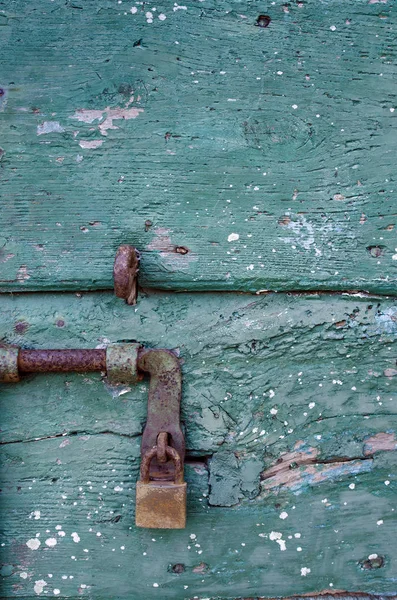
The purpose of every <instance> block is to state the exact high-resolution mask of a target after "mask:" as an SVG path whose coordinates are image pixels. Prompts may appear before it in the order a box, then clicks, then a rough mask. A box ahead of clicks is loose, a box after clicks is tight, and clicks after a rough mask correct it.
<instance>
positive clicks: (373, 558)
mask: <svg viewBox="0 0 397 600" xmlns="http://www.w3.org/2000/svg"><path fill="white" fill-rule="evenodd" d="M368 558H369V560H375V558H378V555H377V554H370V555H369V556H368Z"/></svg>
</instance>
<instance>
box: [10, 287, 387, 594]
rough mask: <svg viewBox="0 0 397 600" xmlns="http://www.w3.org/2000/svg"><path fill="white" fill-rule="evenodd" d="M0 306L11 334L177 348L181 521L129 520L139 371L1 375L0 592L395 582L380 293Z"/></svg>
mask: <svg viewBox="0 0 397 600" xmlns="http://www.w3.org/2000/svg"><path fill="white" fill-rule="evenodd" d="M0 303H1V310H0V338H1V339H3V340H5V341H7V342H9V343H16V344H19V345H21V346H24V347H35V348H44V347H87V348H88V347H95V346H97V345H106V344H107V343H109V341H110V342H115V341H121V340H126V339H129V340H133V339H134V340H139V341H140V342H142V343H143V344H145V345H147V346H157V347H167V348H172V349H174V350H175V351H176V352H178V353H179V354H180V357H181V361H182V369H183V378H184V379H183V399H182V417H183V421H184V425H185V428H186V440H187V457H188V458H187V465H186V477H187V480H188V486H189V504H188V526H187V529H186V530H184V531H171V532H170V531H168V532H164V531H147V530H138V529H136V528H135V527H134V524H133V522H134V484H135V481H136V478H137V473H138V467H139V445H140V434H141V431H142V427H143V425H144V422H145V414H146V400H147V382H146V381H144V382H142V383H140V384H138V385H136V386H130V387H128V386H121V387H112V386H110V385H109V384H108V382H107V381H106V379H105V378H103V377H101V375H100V374H99V373H98V374H95V373H93V374H86V375H85V374H81V375H77V374H76V375H73V374H69V375H54V374H53V375H47V376H46V375H31V376H26V377H24V378H23V380H22V381H21V382H20V383H18V384H3V385H2V388H1V399H0V401H1V410H2V432H1V436H2V444H3V445H2V469H1V479H2V485H1V488H2V494H1V496H0V497H1V498H2V500H1V503H2V510H3V513H4V514H5V515H7V518H6V519H4V520H3V529H2V540H1V544H4V546H2V547H1V549H2V551H3V563H4V566H3V571H2V574H3V590H4V591H3V595H4V597H15V596H17V597H19V596H20V597H22V598H30V597H36V596H37V594H38V591H40V590H41V593H40V595H45V592H47V595H48V596H53V595H54V591H55V594H56V595H58V597H60V598H75V597H89V598H93V599H95V600H96V599H98V600H99V599H102V598H112V599H115V600H117V599H118V598H120V599H123V600H124V599H127V598H128V599H131V600H138V599H139V600H140V599H141V598H145V600H146V599H148V600H150V599H152V598H158V597H162V598H173V599H176V598H178V599H181V600H182V599H185V598H186V599H189V598H193V597H198V598H209V597H211V598H223V599H226V598H236V597H247V596H251V597H254V596H265V597H274V596H280V597H284V596H291V595H294V594H295V595H296V594H304V593H310V594H317V593H318V592H320V591H326V590H328V591H329V593H331V592H334V591H337V590H342V591H343V590H345V591H346V592H362V593H363V594H364V595H365V594H381V595H384V596H387V595H393V594H394V593H395V569H394V563H395V560H396V551H397V550H396V545H395V535H394V531H395V526H396V517H395V514H396V513H395V508H396V507H395V494H396V486H397V479H396V460H397V453H396V444H397V437H396V431H397V420H396V411H395V407H394V403H395V399H396V396H395V377H396V376H397V369H396V351H395V348H396V342H397V319H396V315H397V306H396V305H395V302H393V300H392V299H390V300H387V299H379V298H376V297H372V298H369V297H360V296H348V295H333V296H324V295H320V294H318V295H313V294H312V295H304V294H303V295H287V294H279V295H276V294H273V295H268V296H261V297H257V298H255V299H253V298H252V297H250V296H248V295H245V294H239V295H230V294H225V295H217V294H200V293H199V294H196V295H195V296H194V301H192V296H191V295H190V294H177V295H174V294H167V293H166V292H162V293H160V292H159V293H154V294H147V295H146V297H145V298H143V299H142V300H141V301H140V303H139V304H138V305H137V306H136V307H129V306H126V305H125V304H123V303H122V302H121V301H120V300H118V299H116V298H114V297H113V296H112V295H111V294H109V293H87V294H77V295H76V294H67V295H60V294H58V295H56V294H52V295H51V294H14V295H10V296H2V297H1V298H0ZM37 511H39V513H38V512H37ZM63 533H64V534H65V535H63ZM37 534H40V535H39V536H38V537H37ZM99 534H100V535H99ZM76 535H77V537H76ZM78 538H79V541H75V540H77V539H78ZM34 540H38V541H39V542H40V546H39V547H38V548H37V550H34V549H32V548H34V547H35V546H36V545H37V544H38V542H37V541H34ZM53 540H56V544H54V541H53ZM153 540H155V541H153ZM87 550H88V552H87ZM374 555H378V556H377V557H374ZM369 557H372V558H369ZM174 565H182V567H180V566H178V567H174V569H176V570H177V571H180V572H179V573H178V572H174V571H173V570H172V567H173V566H174ZM309 569H310V570H309ZM50 575H51V577H50ZM43 582H44V583H43ZM154 584H157V585H158V587H157V585H156V586H154ZM331 584H332V585H331ZM35 586H36V587H35ZM186 586H187V587H186ZM57 590H59V594H58V592H57Z"/></svg>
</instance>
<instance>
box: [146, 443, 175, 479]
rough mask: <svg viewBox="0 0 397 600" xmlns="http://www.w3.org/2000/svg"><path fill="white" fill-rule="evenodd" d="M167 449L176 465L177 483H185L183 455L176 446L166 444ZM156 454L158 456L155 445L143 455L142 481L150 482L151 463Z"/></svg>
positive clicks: (168, 454)
mask: <svg viewBox="0 0 397 600" xmlns="http://www.w3.org/2000/svg"><path fill="white" fill-rule="evenodd" d="M165 451H166V454H167V456H169V457H170V459H171V460H172V461H173V463H174V465H175V483H183V463H182V459H181V457H180V456H179V454H178V452H177V451H176V450H175V448H172V447H171V446H166V449H165ZM155 456H157V446H153V448H151V449H150V450H148V451H147V452H145V454H144V455H143V457H142V461H141V478H140V481H141V482H142V483H149V482H150V475H149V471H150V463H151V462H152V459H153V458H154V457H155Z"/></svg>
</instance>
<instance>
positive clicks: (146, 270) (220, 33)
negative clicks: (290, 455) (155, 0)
mask: <svg viewBox="0 0 397 600" xmlns="http://www.w3.org/2000/svg"><path fill="white" fill-rule="evenodd" d="M183 6H184V8H183V9H180V8H178V6H175V5H174V4H173V3H171V4H167V3H166V4H160V5H158V6H157V5H156V6H154V7H148V6H146V5H135V4H133V5H132V6H131V5H127V4H126V2H125V1H124V2H122V3H121V4H118V3H117V2H116V0H95V1H94V0H84V2H80V4H78V6H77V5H76V6H75V5H73V4H72V3H70V2H67V3H65V2H63V0H62V1H61V0H54V2H48V1H47V0H35V2H34V3H27V2H24V1H23V0H15V1H12V2H11V0H6V1H5V2H3V5H2V9H3V13H2V16H1V17H0V18H1V19H2V20H3V21H4V26H3V27H0V39H1V41H2V47H3V48H5V50H6V55H5V56H6V59H5V58H4V60H3V61H2V63H3V64H2V75H1V77H2V82H1V83H2V86H1V89H2V90H3V91H4V94H3V95H2V96H0V105H1V109H2V110H3V112H2V113H1V114H2V122H3V128H2V142H1V144H2V148H3V151H4V152H3V154H2V161H1V173H2V193H3V198H4V202H3V203H2V206H1V223H2V232H1V236H2V238H3V240H4V243H2V244H1V246H2V247H1V250H0V261H1V263H0V264H1V275H0V280H1V281H0V285H1V289H3V290H18V289H19V290H45V289H46V290H51V289H52V290H62V289H64V290H65V289H66V290H76V289H99V288H102V289H103V288H109V289H110V288H111V287H112V285H113V282H112V264H113V260H114V256H115V253H116V250H117V247H118V246H119V245H120V244H125V243H132V244H134V245H135V246H136V247H137V248H138V249H139V250H140V251H141V252H142V261H141V265H140V267H141V273H140V274H141V281H142V283H143V284H144V285H146V286H150V287H156V288H163V289H164V288H168V289H175V290H195V291H197V290H229V291H230V290H233V291H250V292H257V291H258V290H278V291H282V290H313V289H320V290H342V291H343V290H363V291H370V292H378V293H383V294H395V290H396V273H397V271H396V269H397V262H396V258H397V250H396V248H397V239H396V218H395V208H394V207H395V193H396V192H395V186H394V169H395V166H394V163H395V161H394V157H395V155H396V140H397V136H396V134H395V128H396V125H395V123H396V118H397V111H395V108H396V106H395V104H396V102H395V87H394V81H395V79H396V76H397V72H396V47H395V27H396V25H395V23H396V12H397V7H396V4H395V2H392V1H388V2H380V3H379V2H368V0H355V2H354V3H353V4H349V6H348V7H347V5H346V3H345V2H343V1H342V0H331V1H329V0H318V1H317V2H314V1H310V2H295V3H294V2H290V3H285V2H284V0H276V1H275V2H274V3H270V4H269V5H268V6H264V4H263V2H258V1H257V0H255V1H252V2H246V1H243V0H231V1H224V0H217V1H216V2H214V1H213V0H205V2H196V1H195V0H190V1H188V2H186V3H185V4H184V5H183ZM135 8H136V9H137V10H136V11H135V10H134V12H131V11H132V9H135ZM152 8H156V11H152ZM264 10H266V11H267V13H268V15H269V17H270V18H271V21H270V23H269V25H268V27H266V28H264V27H258V26H257V18H258V16H259V15H260V14H263V11H264ZM146 13H152V17H149V18H148V17H146ZM160 15H163V16H162V18H161V19H160V18H159V16H160ZM163 17H165V19H164V18H163ZM65 207H67V209H66V210H65ZM148 223H150V225H149V226H148V225H147V224H148ZM181 249H182V251H181Z"/></svg>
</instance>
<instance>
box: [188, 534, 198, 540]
mask: <svg viewBox="0 0 397 600" xmlns="http://www.w3.org/2000/svg"><path fill="white" fill-rule="evenodd" d="M189 537H190V539H191V540H195V539H196V537H197V535H196V534H195V533H191V534H190V535H189Z"/></svg>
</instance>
